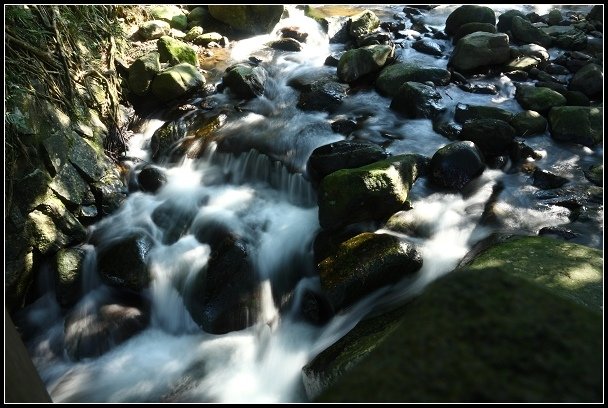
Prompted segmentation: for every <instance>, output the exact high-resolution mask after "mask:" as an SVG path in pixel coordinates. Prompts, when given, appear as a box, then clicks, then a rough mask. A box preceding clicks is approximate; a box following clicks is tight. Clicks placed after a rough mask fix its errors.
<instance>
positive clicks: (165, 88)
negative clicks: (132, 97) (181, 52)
mask: <svg viewBox="0 0 608 408" xmlns="http://www.w3.org/2000/svg"><path fill="white" fill-rule="evenodd" d="M204 84H205V77H204V76H203V74H201V73H200V72H199V71H198V69H196V67H195V66H194V65H191V64H188V63H182V64H178V65H175V66H173V67H170V68H167V69H165V70H164V71H161V72H160V73H158V75H156V76H155V77H154V80H152V84H151V86H150V89H151V90H152V94H153V95H154V96H155V97H156V98H158V99H159V100H160V101H161V102H167V101H170V100H172V99H176V98H179V97H181V96H184V95H186V94H188V93H190V92H192V91H194V90H196V89H198V88H200V87H201V86H203V85H204Z"/></svg>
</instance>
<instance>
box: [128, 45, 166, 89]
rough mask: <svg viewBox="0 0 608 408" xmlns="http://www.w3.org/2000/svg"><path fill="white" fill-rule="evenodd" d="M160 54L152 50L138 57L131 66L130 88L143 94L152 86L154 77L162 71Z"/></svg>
mask: <svg viewBox="0 0 608 408" xmlns="http://www.w3.org/2000/svg"><path fill="white" fill-rule="evenodd" d="M159 58H160V54H159V53H157V52H151V53H149V54H147V55H145V56H143V57H141V58H138V59H136V60H135V61H134V62H133V64H131V66H130V67H129V90H130V91H132V92H133V93H134V94H136V95H143V94H145V93H146V92H147V91H148V88H150V84H151V83H152V79H154V77H155V76H156V74H158V73H159V72H160V60H159Z"/></svg>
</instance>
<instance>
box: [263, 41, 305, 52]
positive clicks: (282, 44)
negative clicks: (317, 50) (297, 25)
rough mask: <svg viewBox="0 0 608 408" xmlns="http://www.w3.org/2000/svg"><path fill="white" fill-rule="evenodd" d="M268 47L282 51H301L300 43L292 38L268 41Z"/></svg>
mask: <svg viewBox="0 0 608 408" xmlns="http://www.w3.org/2000/svg"><path fill="white" fill-rule="evenodd" d="M270 48H274V49H275V50H282V51H294V52H297V51H302V44H301V43H300V42H299V41H298V40H295V39H293V38H281V39H279V40H276V41H273V42H271V43H270Z"/></svg>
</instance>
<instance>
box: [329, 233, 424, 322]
mask: <svg viewBox="0 0 608 408" xmlns="http://www.w3.org/2000/svg"><path fill="white" fill-rule="evenodd" d="M421 267H422V256H421V255H420V253H418V251H417V250H416V248H415V246H414V245H412V244H410V243H407V242H404V241H403V242H402V241H401V240H400V239H399V238H397V237H395V236H394V235H389V234H374V233H370V232H366V233H363V234H360V235H357V236H356V237H353V238H351V239H349V240H348V241H346V242H344V243H342V244H341V245H340V246H339V248H338V251H337V252H336V253H335V254H333V255H331V256H329V257H327V258H326V259H324V260H323V261H321V262H320V263H319V265H318V270H319V277H320V279H321V288H322V289H323V292H324V293H325V294H327V298H328V299H329V302H330V303H331V305H332V306H333V308H334V310H336V311H338V310H340V309H342V308H344V307H346V306H349V305H351V304H352V303H354V302H356V301H358V300H360V299H361V298H362V297H363V296H365V295H367V294H370V293H372V292H373V291H375V290H376V289H379V288H381V287H383V286H386V285H389V284H392V283H396V282H398V281H400V280H401V279H403V278H404V277H406V276H408V275H411V274H413V273H415V272H417V271H418V270H419V269H420V268H421Z"/></svg>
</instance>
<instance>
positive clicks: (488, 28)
mask: <svg viewBox="0 0 608 408" xmlns="http://www.w3.org/2000/svg"><path fill="white" fill-rule="evenodd" d="M478 31H481V32H484V33H492V34H495V33H496V26H495V25H494V24H491V23H466V24H463V25H461V26H460V27H459V28H458V31H456V34H454V38H452V42H453V43H454V44H456V43H457V42H458V40H460V39H461V38H462V37H464V36H465V35H469V34H471V33H476V32H478Z"/></svg>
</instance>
